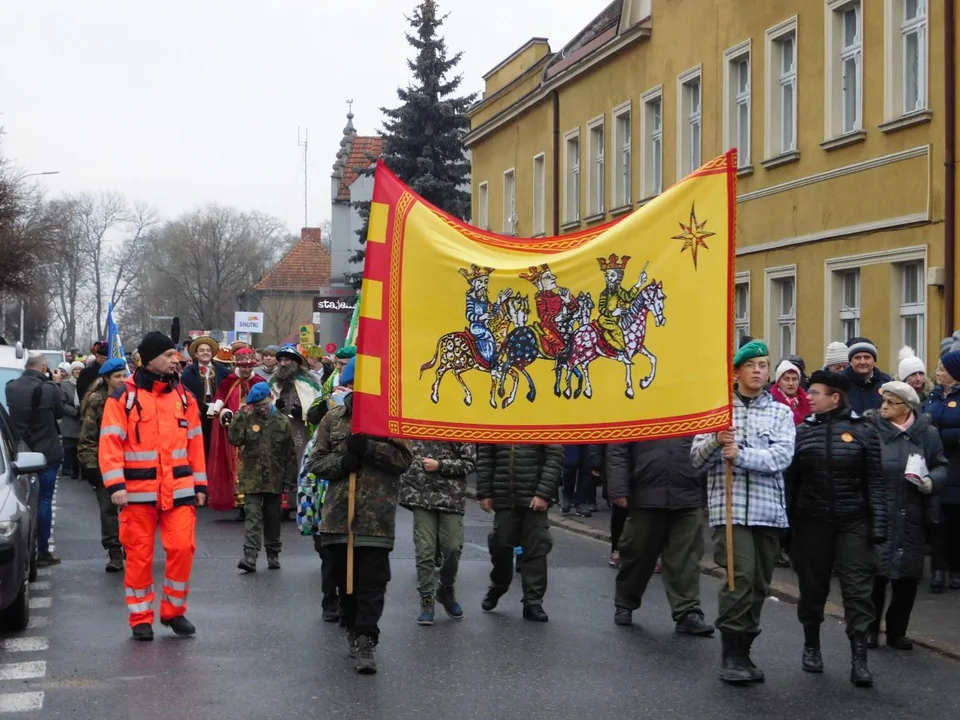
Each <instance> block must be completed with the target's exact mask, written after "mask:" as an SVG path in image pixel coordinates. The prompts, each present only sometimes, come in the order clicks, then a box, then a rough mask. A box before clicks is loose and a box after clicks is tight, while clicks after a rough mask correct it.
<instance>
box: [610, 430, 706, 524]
mask: <svg viewBox="0 0 960 720" xmlns="http://www.w3.org/2000/svg"><path fill="white" fill-rule="evenodd" d="M692 442H693V440H692V438H671V439H664V440H644V441H643V442H634V443H622V444H619V445H611V446H609V447H608V448H607V453H606V476H607V494H608V495H609V496H610V499H611V500H612V499H614V498H621V497H625V498H627V503H628V505H629V506H630V507H633V508H664V509H670V510H680V509H686V508H703V507H706V504H707V495H706V492H707V473H706V471H705V470H697V469H696V468H694V467H693V463H692V462H691V461H690V446H691V444H692Z"/></svg>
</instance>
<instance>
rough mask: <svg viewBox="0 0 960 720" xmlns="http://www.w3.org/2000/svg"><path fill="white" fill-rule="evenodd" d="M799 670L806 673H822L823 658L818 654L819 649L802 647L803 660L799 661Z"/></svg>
mask: <svg viewBox="0 0 960 720" xmlns="http://www.w3.org/2000/svg"><path fill="white" fill-rule="evenodd" d="M800 669H801V670H803V671H804V672H808V673H818V674H819V673H822V672H823V656H822V655H821V654H820V648H818V647H810V646H809V645H804V646H803V658H802V659H801V661H800Z"/></svg>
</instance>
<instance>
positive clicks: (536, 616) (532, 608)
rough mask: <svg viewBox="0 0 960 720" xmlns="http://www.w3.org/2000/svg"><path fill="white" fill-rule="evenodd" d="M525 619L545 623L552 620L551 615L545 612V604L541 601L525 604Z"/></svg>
mask: <svg viewBox="0 0 960 720" xmlns="http://www.w3.org/2000/svg"><path fill="white" fill-rule="evenodd" d="M523 619H524V620H532V621H533V622H538V623H545V622H548V621H549V620H550V617H549V616H548V615H547V613H545V612H544V610H543V605H541V604H540V603H529V604H524V606H523Z"/></svg>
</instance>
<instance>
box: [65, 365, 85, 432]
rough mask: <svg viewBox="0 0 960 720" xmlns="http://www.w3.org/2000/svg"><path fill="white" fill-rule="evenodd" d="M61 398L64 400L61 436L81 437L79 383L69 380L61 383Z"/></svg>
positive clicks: (81, 420) (81, 421)
mask: <svg viewBox="0 0 960 720" xmlns="http://www.w3.org/2000/svg"><path fill="white" fill-rule="evenodd" d="M60 397H61V399H62V400H63V418H62V419H61V420H60V434H61V435H63V437H65V438H74V439H76V438H78V437H80V426H81V425H82V424H83V418H82V417H81V416H80V401H79V400H78V398H77V381H76V380H74V379H73V378H68V379H66V380H64V381H63V382H62V383H60Z"/></svg>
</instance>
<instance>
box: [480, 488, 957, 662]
mask: <svg viewBox="0 0 960 720" xmlns="http://www.w3.org/2000/svg"><path fill="white" fill-rule="evenodd" d="M467 497H468V498H470V499H471V500H476V499H477V491H476V488H473V487H470V486H468V487H467ZM548 513H549V515H550V524H551V525H552V526H553V527H558V528H561V529H563V530H566V531H567V532H571V533H574V534H575V535H581V536H583V537H588V538H592V539H593V540H600V541H602V542H606V543H609V542H610V532H609V531H607V530H598V529H597V528H593V527H590V526H589V525H587V524H586V523H582V522H580V521H579V520H576V519H574V518H572V517H568V516H566V515H561V514H559V513H556V512H553V511H552V510H551V511H548ZM700 572H701V573H702V574H703V575H709V576H710V577H714V578H717V579H719V580H726V579H727V572H726V570H724V569H723V568H721V567H720V566H719V565H717V564H716V563H714V562H713V561H711V560H707V559H705V558H704V559H701V560H700ZM769 592H770V596H771V597H775V598H777V599H778V600H780V601H782V602H788V603H791V604H793V605H796V604H797V602H798V601H799V599H800V589H799V588H798V587H797V586H796V585H792V584H790V583H785V582H781V581H779V580H774V581H773V582H771V583H770V591H769ZM823 614H824V615H826V616H828V617H832V618H836V619H839V620H843V606H841V605H838V604H837V603H834V602H829V601H828V602H827V604H826V605H825V606H824V608H823ZM907 639H908V640H911V641H912V642H913V643H914V644H915V645H919V646H920V647H923V648H926V649H927V650H932V651H934V652H937V653H940V654H941V655H945V656H946V657H949V658H952V659H954V660H960V646H957V645H953V644H951V643H948V642H945V641H943V640H937V639H936V638H932V637H929V636H928V635H920V634H917V633H912V632H911V633H907Z"/></svg>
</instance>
